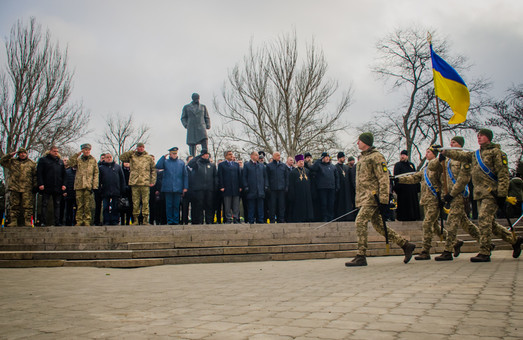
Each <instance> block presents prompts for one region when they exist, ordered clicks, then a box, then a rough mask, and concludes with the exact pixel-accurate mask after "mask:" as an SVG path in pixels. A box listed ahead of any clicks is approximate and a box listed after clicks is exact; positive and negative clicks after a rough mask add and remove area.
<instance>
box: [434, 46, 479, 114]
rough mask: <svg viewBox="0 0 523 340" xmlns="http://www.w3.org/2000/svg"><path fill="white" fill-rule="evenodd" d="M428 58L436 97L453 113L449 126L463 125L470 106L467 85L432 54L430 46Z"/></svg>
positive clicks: (448, 66)
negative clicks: (430, 60)
mask: <svg viewBox="0 0 523 340" xmlns="http://www.w3.org/2000/svg"><path fill="white" fill-rule="evenodd" d="M430 57H431V59H432V72H433V73H434V91H435V92H436V96H437V97H438V98H440V99H441V100H444V101H446V102H447V104H449V106H450V108H451V109H452V112H454V115H453V116H452V118H450V120H449V124H459V123H463V122H464V121H465V120H466V119H467V111H468V110H469V106H470V93H469V90H468V88H467V84H465V82H464V81H463V79H462V78H461V77H460V75H459V74H458V72H456V70H455V69H453V68H452V67H451V66H450V65H449V64H447V62H446V61H445V60H443V59H442V58H441V57H440V56H439V55H437V54H436V52H434V50H433V49H432V44H431V45H430Z"/></svg>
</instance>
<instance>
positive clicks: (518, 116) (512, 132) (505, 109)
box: [486, 84, 523, 160]
mask: <svg viewBox="0 0 523 340" xmlns="http://www.w3.org/2000/svg"><path fill="white" fill-rule="evenodd" d="M492 108H493V111H492V116H491V117H490V118H489V119H488V120H487V122H486V125H487V126H493V127H496V128H497V129H496V130H497V131H498V132H499V138H497V139H498V140H501V141H503V144H504V145H505V146H507V147H508V148H509V152H508V153H509V155H511V156H514V157H516V159H519V160H521V159H523V84H520V85H518V86H513V87H511V88H510V89H509V90H508V94H507V96H506V97H505V98H504V99H503V100H501V101H499V102H496V103H494V104H493V105H492Z"/></svg>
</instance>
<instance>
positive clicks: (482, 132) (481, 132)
mask: <svg viewBox="0 0 523 340" xmlns="http://www.w3.org/2000/svg"><path fill="white" fill-rule="evenodd" d="M478 135H483V136H486V137H487V138H488V140H489V141H492V138H494V133H493V132H492V130H489V129H481V130H479V131H478Z"/></svg>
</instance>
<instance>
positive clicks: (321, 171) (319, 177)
mask: <svg viewBox="0 0 523 340" xmlns="http://www.w3.org/2000/svg"><path fill="white" fill-rule="evenodd" d="M311 170H312V172H313V173H314V184H315V185H316V188H317V189H320V190H321V189H334V190H338V189H339V187H340V183H339V178H338V174H337V172H336V166H335V165H333V164H332V163H324V162H321V161H319V162H316V163H314V165H313V166H312V168H311Z"/></svg>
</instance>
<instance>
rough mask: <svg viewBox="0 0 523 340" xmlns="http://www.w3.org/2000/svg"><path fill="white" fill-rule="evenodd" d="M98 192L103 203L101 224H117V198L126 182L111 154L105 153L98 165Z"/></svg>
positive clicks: (123, 189) (120, 195) (123, 190)
mask: <svg viewBox="0 0 523 340" xmlns="http://www.w3.org/2000/svg"><path fill="white" fill-rule="evenodd" d="M99 176H100V180H99V188H98V189H99V192H100V196H101V197H102V205H103V224H104V225H118V221H119V217H120V211H119V210H118V199H119V198H120V197H122V195H124V194H125V189H126V186H127V185H126V183H125V176H124V174H123V170H122V168H121V167H120V165H118V164H116V163H115V162H114V160H113V156H112V155H111V154H110V153H106V154H105V156H104V160H103V162H102V163H101V164H100V166H99Z"/></svg>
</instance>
